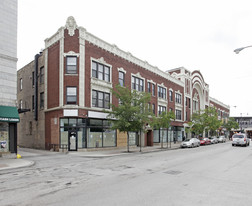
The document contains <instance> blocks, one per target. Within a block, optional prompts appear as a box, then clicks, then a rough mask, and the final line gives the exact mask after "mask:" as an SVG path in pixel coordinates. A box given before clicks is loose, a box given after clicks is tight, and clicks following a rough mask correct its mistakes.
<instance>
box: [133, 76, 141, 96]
mask: <svg viewBox="0 0 252 206" xmlns="http://www.w3.org/2000/svg"><path fill="white" fill-rule="evenodd" d="M143 85H144V82H143V79H140V78H137V77H132V79H131V86H132V89H135V90H137V91H139V92H143V91H144V90H143V88H144V87H143Z"/></svg>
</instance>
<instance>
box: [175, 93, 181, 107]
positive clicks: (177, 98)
mask: <svg viewBox="0 0 252 206" xmlns="http://www.w3.org/2000/svg"><path fill="white" fill-rule="evenodd" d="M175 102H176V103H179V104H181V103H182V95H181V94H178V93H176V94H175Z"/></svg>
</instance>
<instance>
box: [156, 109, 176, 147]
mask: <svg viewBox="0 0 252 206" xmlns="http://www.w3.org/2000/svg"><path fill="white" fill-rule="evenodd" d="M174 119H175V115H174V113H173V112H171V111H170V112H162V114H160V115H159V116H158V117H155V118H154V120H153V122H152V124H153V127H154V128H155V129H160V128H163V129H164V128H167V144H168V128H169V127H170V123H171V121H172V120H174ZM162 132H163V134H162V137H161V148H163V138H164V130H162Z"/></svg>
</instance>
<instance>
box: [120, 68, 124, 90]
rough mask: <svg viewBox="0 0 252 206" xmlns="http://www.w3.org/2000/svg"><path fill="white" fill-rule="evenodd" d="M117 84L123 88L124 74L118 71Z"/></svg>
mask: <svg viewBox="0 0 252 206" xmlns="http://www.w3.org/2000/svg"><path fill="white" fill-rule="evenodd" d="M119 84H120V85H121V86H122V87H123V86H124V85H125V74H124V72H121V71H119Z"/></svg>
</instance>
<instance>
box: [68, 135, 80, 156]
mask: <svg viewBox="0 0 252 206" xmlns="http://www.w3.org/2000/svg"><path fill="white" fill-rule="evenodd" d="M77 143H78V137H77V131H68V150H69V151H77V148H78V147H77V145H78V144H77Z"/></svg>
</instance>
